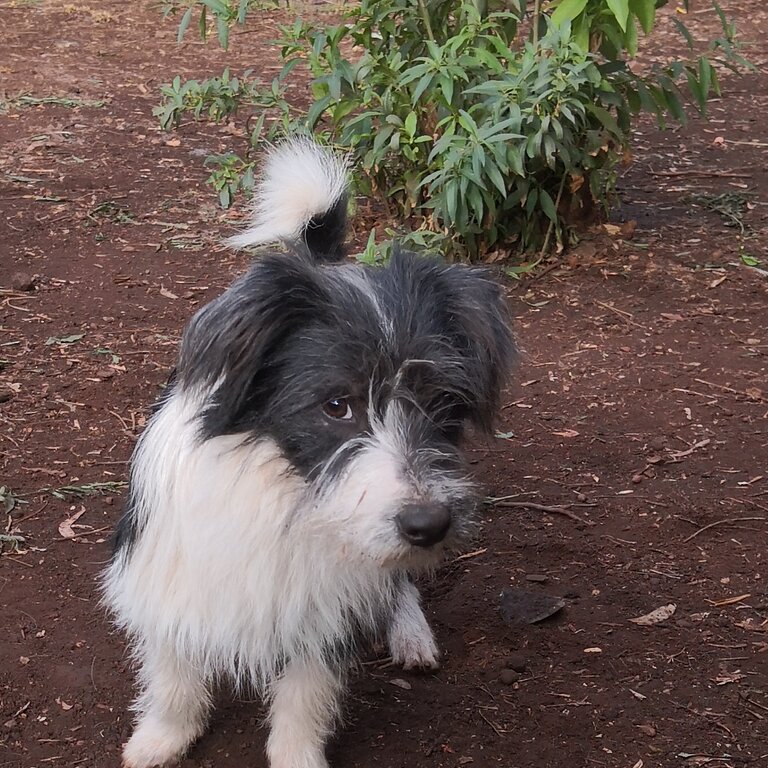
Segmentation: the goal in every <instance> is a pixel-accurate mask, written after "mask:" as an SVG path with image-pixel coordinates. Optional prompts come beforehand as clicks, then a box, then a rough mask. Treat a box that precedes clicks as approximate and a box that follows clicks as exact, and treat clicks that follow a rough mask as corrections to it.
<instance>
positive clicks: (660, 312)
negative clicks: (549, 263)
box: [0, 0, 768, 768]
mask: <svg viewBox="0 0 768 768" xmlns="http://www.w3.org/2000/svg"><path fill="white" fill-rule="evenodd" d="M703 5H704V4H702V7H703ZM724 6H725V8H726V11H727V12H728V13H732V14H734V15H735V16H736V18H737V20H738V21H739V23H740V25H741V28H742V36H743V38H744V39H746V40H747V41H754V43H755V44H754V45H753V46H752V47H751V48H750V49H749V52H748V55H749V56H750V57H751V58H752V60H753V61H754V62H755V63H756V64H757V65H758V71H757V72H756V73H753V74H748V75H745V76H742V77H727V78H725V80H724V82H725V90H726V92H727V96H726V98H723V99H722V100H718V101H716V102H715V103H714V104H713V106H712V112H711V120H710V121H709V122H704V121H702V120H694V121H692V123H691V124H690V125H689V126H687V127H686V128H677V129H675V130H673V131H669V132H665V133H660V132H658V131H657V130H655V129H654V128H653V127H652V126H651V125H650V123H649V122H645V123H643V124H641V126H640V127H639V129H638V132H637V135H636V137H635V139H636V140H635V163H634V164H633V165H632V166H631V167H630V168H629V169H628V170H627V171H626V173H625V174H624V176H623V178H622V179H621V183H620V205H619V207H618V208H617V210H616V212H615V215H614V216H615V218H614V220H615V222H616V223H617V224H618V225H620V224H621V223H622V222H628V221H635V222H637V226H636V229H635V231H634V234H633V235H632V236H631V237H630V236H629V235H628V234H627V233H628V232H629V230H631V229H632V225H630V226H629V227H627V228H625V230H624V234H625V237H624V238H623V237H622V236H621V235H618V234H616V232H615V230H611V232H608V233H605V232H604V233H602V234H601V235H599V236H595V237H591V238H588V239H586V240H585V241H584V242H582V243H581V244H580V245H579V247H578V248H576V249H575V250H574V251H573V252H572V253H571V254H570V255H568V256H567V257H566V258H565V260H564V262H563V263H562V264H561V265H560V266H557V267H555V268H552V269H548V270H547V271H546V274H543V275H540V276H538V277H535V278H532V279H528V280H525V281H522V282H517V283H514V284H510V285H509V286H508V287H509V295H510V301H511V303H512V306H513V308H514V313H515V316H516V318H517V332H518V336H519V339H520V344H521V347H522V351H523V356H522V361H521V366H520V370H519V372H518V376H517V382H516V383H515V385H514V386H513V387H511V388H510V391H509V396H508V401H507V403H506V405H505V407H504V409H503V413H502V421H501V424H500V426H499V436H498V437H497V438H496V439H495V440H494V441H493V444H491V445H482V446H479V447H478V448H477V449H476V450H474V452H473V456H472V458H473V461H474V462H475V464H476V467H477V472H478V476H479V479H480V480H481V481H482V482H483V483H485V485H486V487H487V488H488V492H489V494H490V495H491V496H493V497H507V502H509V501H513V502H529V503H532V504H534V505H540V506H539V507H538V508H537V507H534V506H531V507H527V508H526V507H523V506H503V505H502V504H496V505H494V506H491V507H489V508H488V511H487V514H486V524H485V527H484V533H483V535H482V538H481V539H480V541H478V544H477V548H476V550H475V551H473V552H471V553H468V555H467V556H466V557H465V558H464V559H460V560H458V561H455V562H453V563H452V564H450V565H449V566H448V567H447V568H446V569H445V570H444V571H443V572H442V573H441V575H440V576H439V577H438V578H437V579H436V580H435V581H433V582H431V583H429V584H426V585H425V594H426V597H427V611H428V613H429V615H430V616H431V619H432V622H433V625H434V627H435V629H436V632H437V635H438V637H439V642H440V645H441V647H442V649H443V651H444V664H443V667H442V669H441V671H440V672H439V673H437V674H436V675H434V676H422V677H420V676H407V675H405V674H404V673H402V671H398V670H396V669H393V668H391V667H388V666H387V665H386V663H384V662H382V661H378V660H376V659H375V657H374V658H373V660H372V663H370V664H367V665H366V666H365V667H364V669H363V671H362V672H361V674H360V675H359V676H358V677H357V678H356V679H355V681H354V685H353V687H352V691H351V694H350V697H349V701H348V710H347V712H348V717H347V724H346V726H345V728H344V729H343V730H342V731H341V732H340V733H339V735H338V737H337V738H336V739H335V740H334V741H333V743H332V744H331V746H330V749H329V757H330V759H331V762H332V764H333V765H334V766H336V767H337V768H352V767H353V766H355V767H357V766H360V767H362V766H365V767H366V768H368V767H369V766H382V768H415V767H416V766H419V767H421V766H425V767H426V766H430V767H431V766H434V767H437V766H445V767H446V768H448V767H450V768H454V767H457V766H469V765H471V766H477V767H478V768H484V767H485V766H492V765H498V766H504V767H508V768H550V767H554V766H565V765H567V766H572V767H573V768H586V767H587V766H608V767H610V768H641V766H646V768H647V767H649V766H662V767H664V768H666V767H667V766H669V767H670V768H671V767H673V766H675V767H677V766H679V767H680V768H686V767H688V766H699V765H705V764H711V765H713V766H718V768H741V767H742V766H751V767H753V768H760V767H764V766H768V587H767V584H768V562H767V557H766V554H767V553H768V377H767V375H766V366H767V360H768V330H767V329H766V318H767V317H768V275H767V274H765V273H764V272H762V271H760V269H765V268H767V267H768V240H767V239H766V235H767V234H768V208H767V207H766V206H767V205H768V176H767V174H766V168H768V132H767V131H766V127H765V126H766V122H765V115H766V114H768V73H766V60H767V59H768V42H766V41H768V9H766V7H765V4H764V3H763V2H761V1H760V0H730V1H728V2H725V3H724ZM697 13H698V11H694V14H693V16H695V15H696V14H697ZM275 17H276V14H272V13H265V14H264V17H263V19H261V20H259V21H258V22H256V23H254V24H253V25H252V26H251V27H250V28H249V30H248V31H247V32H245V33H243V34H240V35H235V36H234V45H233V51H232V53H231V55H230V56H228V57H225V55H224V54H222V53H221V52H219V51H218V50H217V49H216V48H215V46H213V45H209V46H204V45H203V44H201V43H199V42H197V41H194V40H192V39H190V40H189V41H187V42H186V43H184V44H183V45H182V46H181V47H179V48H177V47H176V46H175V45H174V38H175V25H174V24H173V23H170V22H163V21H162V20H161V17H160V15H159V13H158V11H157V10H156V9H155V8H153V7H151V6H150V5H149V4H148V3H144V2H116V1H115V0H107V1H105V2H99V3H92V4H91V5H90V6H89V5H86V4H82V3H77V4H70V3H66V2H61V1H60V0H28V1H26V2H24V1H22V0H18V2H9V1H8V0H3V1H2V2H0V21H1V22H2V28H3V36H2V41H3V47H2V53H0V96H1V97H2V98H4V102H3V108H2V110H0V204H1V205H2V217H0V450H1V451H2V454H1V462H2V463H0V486H5V487H6V488H7V489H10V490H12V492H13V494H14V495H15V497H16V498H17V500H18V501H17V503H16V506H15V507H14V508H12V509H11V508H10V507H11V506H12V500H11V499H10V497H9V496H8V494H7V492H6V497H5V501H4V502H3V501H0V506H2V505H4V506H5V509H6V514H4V516H3V519H2V527H0V533H2V534H3V536H4V539H3V544H2V546H3V554H2V557H0V767H1V768H32V767H33V766H34V767H35V768H44V767H45V766H116V765H118V764H119V750H120V745H121V743H122V742H123V741H124V740H125V739H126V737H127V736H128V734H129V732H130V716H129V714H128V713H127V706H128V704H129V701H130V698H131V685H132V673H131V669H130V664H129V662H128V660H127V659H126V656H125V648H124V642H123V638H122V637H120V636H119V635H118V634H116V633H115V632H114V631H113V630H112V629H111V627H110V625H109V623H108V621H107V619H106V617H105V615H104V612H103V610H102V609H101V607H100V606H99V605H98V594H97V588H96V577H97V574H98V572H99V570H100V568H101V567H102V565H103V563H104V562H105V560H106V558H107V556H108V541H107V540H108V537H109V534H110V531H111V529H112V526H113V525H114V523H115V521H116V519H117V516H118V514H119V510H120V506H121V493H122V489H123V487H124V486H123V483H124V480H125V477H126V460H127V458H128V456H129V455H130V451H131V448H132V446H133V444H134V441H135V439H136V437H137V434H138V433H139V432H140V431H141V428H142V425H143V423H144V421H145V418H146V414H147V407H148V405H149V404H150V403H151V402H152V400H153V399H154V397H155V394H156V392H157V391H158V387H159V386H160V384H161V383H162V382H163V381H164V380H165V378H166V376H167V374H168V370H169V368H170V366H171V365H172V361H173V357H174V352H175V348H176V344H177V341H178V338H179V333H180V331H181V328H182V327H183V324H184V323H185V321H186V320H187V319H188V318H189V316H190V314H191V313H192V312H193V311H194V310H195V309H196V308H197V307H199V306H200V305H201V304H202V303H204V302H205V301H207V300H209V299H210V298H212V297H213V296H215V295H216V294H217V293H219V292H220V291H221V290H222V288H223V287H224V286H226V285H227V284H228V283H229V281H230V280H231V279H232V278H233V276H235V275H236V274H238V273H239V272H241V271H242V270H243V269H244V267H245V265H246V261H245V257H243V256H241V255H234V254H232V253H229V252H227V251H226V250H224V249H223V248H221V247H220V246H219V245H218V242H219V240H220V238H221V237H222V236H223V235H225V234H229V233H230V232H231V231H232V229H233V221H232V219H233V217H234V216H235V215H236V214H224V213H222V212H221V211H219V210H218V209H217V207H216V201H215V198H214V195H213V194H212V192H211V190H210V189H209V188H208V187H206V186H205V183H204V180H205V177H206V175H207V172H206V170H205V169H204V168H203V165H202V160H203V158H204V157H205V156H206V155H207V154H210V153H212V152H218V151H222V150H226V149H232V148H238V146H237V142H238V141H242V139H241V138H239V137H237V136H236V135H234V132H228V131H227V130H226V128H223V129H222V128H216V127H211V126H206V125H193V124H187V125H184V126H182V129H181V130H180V131H179V132H178V133H177V134H173V135H167V134H162V133H160V132H159V130H158V128H157V124H156V121H155V119H154V118H153V117H152V114H151V110H152V107H153V106H154V105H155V104H156V103H157V100H158V96H157V90H158V87H159V85H160V84H161V83H163V82H166V81H168V80H170V79H171V78H172V77H173V76H174V75H176V74H182V75H183V76H192V75H194V76H199V77H205V76H210V75H212V74H216V73H218V72H220V71H221V69H222V67H223V65H224V63H225V61H231V60H234V61H235V62H237V63H238V64H239V65H240V64H241V65H242V66H243V67H245V66H250V67H253V68H254V69H255V70H256V71H258V72H262V73H263V75H264V78H265V80H269V79H271V77H272V76H273V74H274V72H275V71H276V70H277V69H278V67H279V61H278V52H277V50H276V49H275V48H274V47H271V46H270V45H269V44H268V41H269V40H270V39H271V38H272V37H273V36H274V34H275V26H274V24H275V21H274V19H275ZM702 18H703V16H702ZM664 25H665V26H664V27H663V30H664V31H663V34H662V35H661V36H660V38H659V41H660V42H659V43H658V44H657V45H660V46H662V48H664V47H665V46H672V45H676V44H678V43H673V42H672V40H673V38H672V37H671V26H670V25H671V22H670V21H669V18H668V17H667V18H666V20H665V22H664ZM666 49H667V50H669V49H670V48H669V47H667V48H666ZM656 53H658V51H656ZM653 55H654V51H647V52H646V53H645V54H644V56H645V57H646V60H649V59H650V58H652V56H653ZM46 97H53V100H52V101H46ZM63 99H66V100H68V101H64V100H63ZM718 210H719V212H718ZM742 226H743V227H744V231H743V233H742V230H741V227H742ZM742 256H747V257H750V256H751V257H753V259H749V258H748V259H747V261H749V263H750V264H751V265H752V266H748V265H747V264H745V263H744V260H742V258H741V257H742ZM754 260H759V261H754ZM754 266H757V267H758V269H755V268H754ZM15 273H22V275H21V276H16V277H14V275H15ZM25 277H26V278H32V279H33V282H34V285H33V286H32V290H27V289H28V288H29V286H28V285H25V283H27V282H29V280H28V279H25ZM67 488H68V489H69V490H68V491H67V490H63V491H61V490H57V489H67ZM54 491H56V493H54ZM548 507H554V508H556V510H560V511H561V512H560V513H558V512H557V511H555V512H547V511H546V509H545V508H548ZM563 510H565V511H566V512H567V513H568V514H570V515H571V517H568V516H566V515H565V514H562V511H563ZM75 518H76V519H75ZM19 537H23V539H21V538H19ZM226 545H227V544H226V541H214V542H211V546H220V547H226ZM513 586H516V587H523V588H526V589H529V590H532V591H534V592H542V593H546V594H549V595H555V596H561V597H564V598H565V600H566V606H565V608H564V609H563V610H562V611H560V613H559V614H558V615H557V616H556V617H555V618H553V619H550V620H548V621H545V622H542V623H540V624H537V625H520V626H509V625H507V624H506V623H505V622H504V621H503V620H502V618H501V616H500V612H499V595H500V593H501V592H502V590H503V589H504V588H507V587H513ZM669 604H674V605H675V606H676V611H675V613H674V615H673V616H671V617H670V618H668V619H667V620H666V621H664V622H662V623H659V624H657V625H655V626H650V627H644V626H639V625H637V624H635V623H632V622H631V621H630V619H632V618H636V617H639V616H641V615H643V614H646V613H648V612H649V611H651V610H653V609H656V608H658V607H660V606H664V605H669ZM402 680H405V685H403V684H402V682H395V684H393V681H402ZM260 716H261V709H260V705H259V704H258V703H254V702H242V701H234V700H233V699H232V696H231V695H227V692H226V691H224V692H222V695H221V707H220V708H219V710H218V713H217V715H216V717H215V720H214V722H213V724H212V729H211V731H210V733H209V734H208V735H206V736H205V737H204V738H203V739H202V740H201V741H200V742H199V743H198V744H197V745H196V746H195V747H194V748H193V749H192V750H191V752H190V754H189V756H188V757H187V758H186V759H185V760H184V761H183V766H184V768H192V767H195V768H203V767H205V768H209V767H211V768H212V767H213V766H216V768H227V767H231V768H235V767H237V768H240V767H241V766H246V765H248V766H265V758H264V757H263V743H264V732H263V730H262V729H260V728H259V722H260Z"/></svg>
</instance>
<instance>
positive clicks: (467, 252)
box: [160, 0, 743, 258]
mask: <svg viewBox="0 0 768 768" xmlns="http://www.w3.org/2000/svg"><path fill="white" fill-rule="evenodd" d="M664 2H665V0H552V1H551V2H545V3H543V4H542V3H541V2H540V0H535V2H533V3H526V2H525V0H489V2H486V0H429V2H427V0H416V1H415V2H414V0H361V2H360V3H359V5H355V6H354V7H351V8H350V9H349V10H348V12H347V14H346V17H347V20H346V22H345V23H344V24H337V25H330V26H327V25H319V26H318V25H313V24H307V23H305V22H303V21H302V20H301V19H298V20H297V21H296V22H295V23H294V24H293V25H291V26H290V27H286V28H284V29H283V39H282V40H281V41H280V45H281V50H282V56H283V59H284V67H283V71H282V72H281V74H280V76H279V77H278V78H277V79H276V80H275V81H274V82H273V84H272V87H271V89H261V90H260V89H258V88H257V87H249V88H248V89H247V98H248V100H249V103H250V105H251V106H252V107H255V108H256V109H257V114H258V118H257V120H256V122H255V125H254V126H253V129H252V130H250V131H249V133H250V145H251V147H253V146H255V145H257V144H258V143H259V141H261V140H262V139H264V138H265V137H271V136H274V135H276V134H277V133H279V132H281V131H285V130H295V129H296V127H297V126H303V127H304V128H305V129H306V130H311V131H315V132H320V133H323V134H325V136H326V138H327V139H328V140H330V141H333V142H335V143H336V144H338V145H339V146H340V147H342V148H344V149H347V150H350V151H351V152H352V153H353V154H354V156H355V160H356V167H357V169H358V176H357V179H356V183H357V184H358V187H359V190H360V191H361V192H362V193H364V194H368V195H373V196H376V197H379V198H381V199H383V200H385V201H386V203H387V205H388V206H389V208H390V212H391V214H392V215H393V216H394V217H396V218H397V219H398V220H400V221H408V222H410V224H411V225H412V227H413V228H415V229H416V233H415V234H413V235H411V239H413V238H416V239H418V240H419V241H420V242H422V243H425V244H429V245H433V246H434V245H440V247H442V248H443V249H444V250H446V251H448V252H449V253H450V252H452V253H454V254H455V255H457V256H469V257H470V258H483V257H486V255H487V254H489V252H494V251H497V250H498V249H503V250H508V249H510V248H512V247H516V248H519V249H521V250H532V249H537V250H541V251H542V252H543V251H544V250H546V249H547V247H548V246H549V245H550V244H551V243H552V242H554V241H557V242H558V243H565V242H567V240H568V237H569V232H570V231H571V229H572V227H573V226H575V225H576V224H577V223H579V222H583V221H584V220H589V219H590V218H592V217H593V216H594V215H595V213H596V211H599V208H600V207H603V208H605V207H607V206H608V205H609V203H610V200H611V195H612V192H613V188H614V182H615V172H616V168H617V166H618V164H619V163H621V162H622V161H623V159H624V158H625V156H626V152H627V148H628V144H629V135H630V126H631V122H632V119H633V118H634V117H635V116H636V115H638V114H639V113H640V112H644V111H645V112H652V113H653V114H655V115H656V117H657V119H658V120H659V122H660V123H661V124H664V122H665V121H666V120H668V119H673V120H676V121H683V120H685V111H684V108H683V102H684V94H683V91H682V90H681V88H682V87H685V88H687V91H688V93H689V94H690V96H691V97H692V99H693V101H694V104H695V105H696V106H697V107H698V108H699V109H700V110H701V111H704V110H705V109H706V102H707V99H708V98H709V96H710V95H711V94H712V93H715V94H717V93H719V84H718V79H717V70H716V68H715V67H714V66H713V63H719V64H721V65H723V64H724V65H726V66H730V67H733V66H735V64H737V63H743V59H740V58H739V56H738V54H737V52H736V50H735V47H734V46H735V43H734V30H733V27H732V25H730V24H729V22H728V21H727V19H726V18H725V16H724V15H723V13H722V10H721V9H720V7H719V6H718V5H717V2H716V0H712V2H713V9H714V12H715V13H717V14H718V15H719V17H720V20H721V22H722V29H723V36H722V37H720V38H718V39H717V40H715V41H713V42H712V43H711V44H709V46H708V47H707V50H706V52H704V54H697V53H696V52H695V51H696V46H695V44H694V41H693V39H692V37H691V35H690V32H689V31H688V29H687V28H686V27H685V26H684V25H683V24H682V22H680V20H678V19H675V22H676V24H677V26H678V28H679V29H680V31H681V33H682V34H683V37H684V39H685V41H686V44H687V46H688V49H687V50H688V53H687V55H686V56H685V57H683V58H677V59H675V60H673V61H671V62H669V64H668V65H666V66H663V67H660V66H657V67H655V68H654V70H653V71H652V72H651V73H649V74H647V75H639V74H637V73H635V72H634V71H633V70H632V68H631V67H630V65H629V63H628V58H631V57H632V56H633V55H634V54H635V53H636V51H637V46H638V34H639V32H638V30H642V31H643V32H644V33H645V34H649V33H651V31H652V30H653V27H654V23H655V21H656V9H657V7H659V6H661V5H663V4H664ZM204 5H205V6H206V7H207V6H208V5H209V4H208V3H207V2H206V3H204ZM529 6H530V8H529V10H530V11H531V12H530V13H527V14H526V9H527V8H528V7H529ZM232 12H234V11H233V10H232V8H230V13H232ZM299 67H306V68H308V70H309V73H310V76H311V83H310V87H311V93H312V98H313V102H312V104H311V106H310V107H309V109H308V110H307V111H306V113H302V112H301V111H299V110H296V109H295V108H293V107H292V106H291V105H290V104H289V103H288V102H287V100H286V98H285V93H286V85H287V83H288V82H289V80H290V79H291V78H292V77H294V76H295V73H296V70H297V68H299ZM238 82H239V81H238ZM182 89H183V86H181V85H180V84H179V86H178V87H175V88H174V89H173V94H174V95H171V91H167V92H166V97H167V99H168V101H167V103H166V104H165V105H163V110H164V111H161V112H160V117H161V119H163V118H166V116H167V122H169V123H172V122H173V121H174V120H177V119H178V118H177V115H179V114H180V113H181V112H182V111H192V112H194V113H195V114H196V116H201V115H202V114H203V113H204V112H205V111H206V110H209V111H210V109H211V107H212V106H214V105H215V110H214V111H215V114H216V115H218V114H224V113H225V112H226V114H232V113H233V110H234V109H235V108H236V106H232V107H231V106H230V101H229V91H230V90H231V86H228V89H225V88H224V84H223V82H219V83H217V84H214V85H213V86H211V87H210V88H207V89H203V88H202V87H201V86H200V85H199V84H198V85H197V86H196V88H194V89H192V93H193V96H192V97H190V96H189V95H187V94H185V95H184V96H179V95H177V94H179V93H180V91H181V90H182ZM224 90H227V95H226V98H225V96H224V95H223V92H224ZM243 93H245V90H244V91H243ZM239 98H240V97H239V96H238V97H237V98H233V102H235V101H237V100H238V99H239ZM185 99H187V101H185ZM177 104H180V105H181V107H177V106H176V105H177ZM209 104H210V105H211V106H210V107H209V106H207V105H209ZM209 113H210V112H209ZM211 117H213V119H216V117H215V116H214V115H213V114H211ZM240 163H241V166H238V164H237V162H236V161H234V160H232V159H231V158H230V159H228V160H226V170H222V173H223V174H224V175H221V176H217V175H216V174H214V175H213V176H212V179H214V176H215V177H216V178H215V179H214V183H215V184H216V186H217V189H218V190H219V192H220V196H221V193H222V190H226V194H225V195H223V196H222V197H221V199H222V204H229V202H231V198H232V194H233V193H234V192H235V191H236V190H237V189H238V188H239V186H238V184H237V183H236V180H235V177H234V175H232V174H234V173H237V172H238V167H239V168H240V170H241V171H242V172H243V173H248V172H249V171H250V170H251V164H250V162H249V160H248V157H246V159H245V160H241V161H240ZM219 168H220V169H223V168H224V167H223V166H221V165H220V166H219ZM225 177H226V181H224V179H225ZM221 184H224V186H221ZM240 186H242V185H240ZM369 250H370V249H367V252H368V251H369Z"/></svg>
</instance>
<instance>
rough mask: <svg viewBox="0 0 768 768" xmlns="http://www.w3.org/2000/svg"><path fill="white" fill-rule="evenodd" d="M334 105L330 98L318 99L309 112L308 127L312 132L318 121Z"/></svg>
mask: <svg viewBox="0 0 768 768" xmlns="http://www.w3.org/2000/svg"><path fill="white" fill-rule="evenodd" d="M332 103H333V99H332V98H331V97H330V96H324V97H323V98H322V99H318V100H317V101H316V102H315V103H314V104H313V105H312V106H311V107H310V108H309V111H308V112H307V127H308V128H309V129H310V130H312V129H314V127H315V126H316V125H317V122H318V120H320V118H321V117H322V116H323V113H324V112H325V110H326V109H328V107H329V106H330V105H331V104H332Z"/></svg>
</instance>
